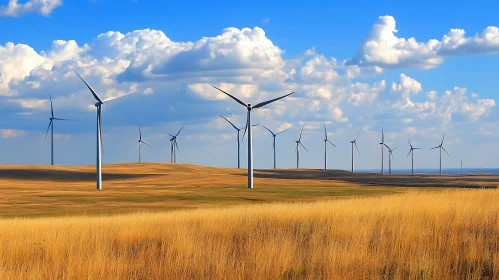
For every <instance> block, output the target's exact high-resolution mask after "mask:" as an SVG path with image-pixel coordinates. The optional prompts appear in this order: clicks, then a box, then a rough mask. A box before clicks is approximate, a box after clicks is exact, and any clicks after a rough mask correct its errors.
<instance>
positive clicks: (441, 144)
mask: <svg viewBox="0 0 499 280" xmlns="http://www.w3.org/2000/svg"><path fill="white" fill-rule="evenodd" d="M444 139H445V133H444V137H442V142H441V143H440V145H438V146H436V147H433V148H431V149H430V150H433V149H437V148H439V149H440V175H441V174H442V150H444V152H445V153H446V154H447V155H448V156H450V155H449V153H447V151H446V150H445V148H444Z"/></svg>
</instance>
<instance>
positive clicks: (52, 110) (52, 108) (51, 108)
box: [49, 93, 54, 118]
mask: <svg viewBox="0 0 499 280" xmlns="http://www.w3.org/2000/svg"><path fill="white" fill-rule="evenodd" d="M49 98H50V112H51V113H52V118H53V117H54V106H53V105H52V96H51V95H50V93H49Z"/></svg>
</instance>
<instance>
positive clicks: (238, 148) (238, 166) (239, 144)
mask: <svg viewBox="0 0 499 280" xmlns="http://www.w3.org/2000/svg"><path fill="white" fill-rule="evenodd" d="M220 117H222V118H223V119H224V120H226V121H227V122H228V123H230V125H232V127H233V128H234V129H235V130H237V168H240V167H241V162H240V160H239V159H240V156H239V150H240V147H241V143H240V141H239V132H240V131H241V130H242V128H238V127H237V126H235V125H234V124H233V123H232V122H230V121H229V120H228V119H226V118H225V117H224V116H222V115H220ZM253 126H258V124H254V125H253Z"/></svg>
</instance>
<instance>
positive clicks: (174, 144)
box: [168, 126, 184, 163]
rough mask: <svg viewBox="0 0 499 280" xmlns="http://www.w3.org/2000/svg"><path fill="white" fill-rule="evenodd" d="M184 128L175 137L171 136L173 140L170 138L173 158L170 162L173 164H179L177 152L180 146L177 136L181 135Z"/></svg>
mask: <svg viewBox="0 0 499 280" xmlns="http://www.w3.org/2000/svg"><path fill="white" fill-rule="evenodd" d="M183 128H184V126H182V127H181V128H180V130H179V131H178V132H177V134H175V135H171V134H168V135H170V136H171V137H172V138H170V143H171V156H170V157H171V158H170V161H171V163H177V151H178V144H177V136H178V135H179V134H180V132H181V131H182V129H183Z"/></svg>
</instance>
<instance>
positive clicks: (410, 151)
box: [405, 149, 412, 158]
mask: <svg viewBox="0 0 499 280" xmlns="http://www.w3.org/2000/svg"><path fill="white" fill-rule="evenodd" d="M411 153H412V149H410V150H409V153H408V154H407V156H406V157H405V158H407V157H408V156H409V155H410V154H411Z"/></svg>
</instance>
